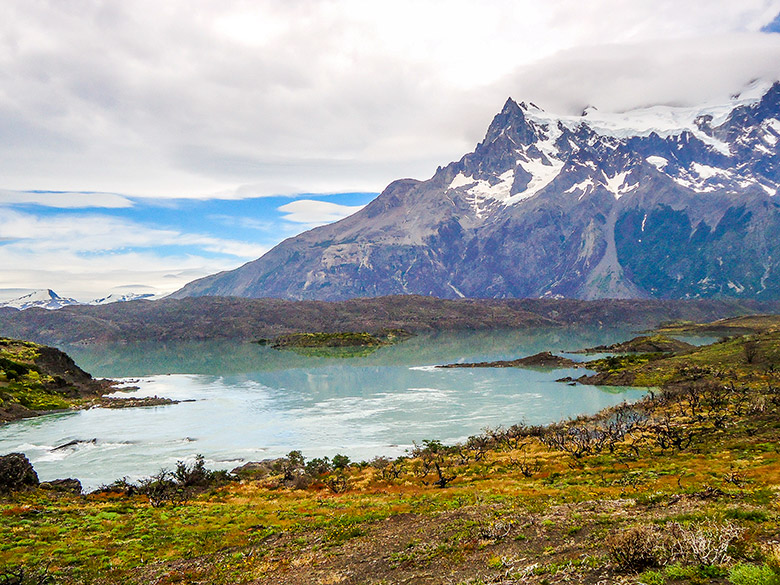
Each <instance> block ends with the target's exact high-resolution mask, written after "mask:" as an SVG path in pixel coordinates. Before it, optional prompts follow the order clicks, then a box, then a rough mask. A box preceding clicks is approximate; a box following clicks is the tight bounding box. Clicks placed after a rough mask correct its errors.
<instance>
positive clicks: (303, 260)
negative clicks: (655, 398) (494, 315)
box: [172, 83, 780, 300]
mask: <svg viewBox="0 0 780 585" xmlns="http://www.w3.org/2000/svg"><path fill="white" fill-rule="evenodd" d="M778 143H780V83H776V84H774V85H773V86H771V87H767V86H756V87H753V88H752V89H751V92H749V93H748V94H745V95H743V96H738V97H736V98H733V99H732V100H731V101H730V102H729V103H727V104H723V105H720V106H706V107H702V108H675V107H668V106H656V107H652V108H645V109H642V110H636V111H633V112H628V113H625V114H601V113H599V112H598V111H597V110H595V109H588V110H586V111H585V112H583V115H582V116H580V117H573V116H555V115H551V114H548V113H546V112H544V111H542V110H541V109H539V108H537V107H536V106H534V105H533V104H531V105H526V104H524V103H520V104H518V103H516V102H514V101H513V100H511V99H510V100H508V101H507V102H506V105H505V106H504V108H503V110H502V111H501V112H500V113H499V114H498V115H497V116H496V117H495V119H494V120H493V122H492V123H491V125H490V127H489V129H488V131H487V134H486V136H485V139H484V140H483V141H482V142H481V143H480V144H479V145H478V146H477V147H476V149H475V151H474V152H473V153H470V154H467V155H466V156H464V157H463V158H462V159H461V160H459V161H457V162H454V163H451V164H449V165H447V166H446V167H444V168H440V169H438V170H437V172H436V173H435V174H434V176H433V177H432V178H431V179H429V180H427V181H416V180H412V179H403V180H399V181H396V182H394V183H392V184H391V185H390V186H388V187H387V189H385V191H384V192H383V193H382V194H381V195H380V196H379V197H377V199H375V200H374V201H373V202H372V203H370V204H369V205H367V206H366V207H365V208H364V209H362V210H361V211H359V212H357V213H356V214H354V215H352V216H350V217H348V218H346V219H344V220H341V221H339V222H337V223H334V224H330V225H326V226H323V227H319V228H316V229H314V230H311V231H308V232H305V233H303V234H301V235H299V236H296V237H294V238H290V239H288V240H286V241H284V242H282V243H281V244H279V245H278V246H276V247H275V248H273V249H272V250H271V251H269V252H268V253H267V254H265V255H264V256H263V257H261V258H260V259H258V260H255V261H254V262H250V263H248V264H246V265H244V266H242V267H240V268H238V269H236V270H232V271H229V272H223V273H220V274H216V275H213V276H209V277H206V278H203V279H200V280H197V281H195V282H192V283H190V284H188V285H187V286H185V287H184V288H183V289H181V290H180V291H178V292H176V293H174V295H172V296H173V297H174V298H183V297H188V296H203V295H222V296H243V297H279V298H288V299H321V300H337V299H347V298H352V297H366V296H381V295H392V294H410V293H411V294H422V295H432V296H438V297H442V298H457V297H464V296H465V297H480V298H484V297H492V298H506V297H512V298H524V297H556V296H563V297H569V298H580V299H593V298H698V297H723V296H727V297H738V298H770V299H776V298H780V266H778V263H779V262H780V237H779V236H780V206H779V205H778V203H777V201H776V199H775V195H776V193H777V189H778V186H779V185H780V155H779V154H778Z"/></svg>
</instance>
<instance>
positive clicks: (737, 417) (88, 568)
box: [0, 327, 780, 585]
mask: <svg viewBox="0 0 780 585" xmlns="http://www.w3.org/2000/svg"><path fill="white" fill-rule="evenodd" d="M595 366H596V367H597V368H598V369H599V370H600V373H599V374H597V376H599V377H600V378H599V381H601V382H605V381H606V382H610V381H612V382H615V383H625V381H626V380H629V379H630V380H631V381H632V382H633V383H635V384H640V385H651V386H654V389H653V391H652V392H651V393H650V394H649V395H648V396H647V397H646V398H645V399H644V400H642V401H641V402H639V403H636V404H631V405H621V406H619V407H615V408H612V409H610V410H608V411H605V412H602V413H599V414H598V415H596V416H593V417H583V418H578V419H576V420H570V421H563V422H561V423H558V424H555V425H549V426H547V427H527V426H523V425H517V426H513V427H510V428H506V429H493V430H486V432H485V433H484V434H483V435H480V436H476V437H472V438H470V439H469V440H468V441H467V442H465V443H464V444H462V445H455V446H445V445H442V444H441V443H439V442H437V441H435V440H430V441H426V442H424V443H423V444H422V445H419V446H417V448H415V449H414V451H413V452H411V453H409V455H408V456H407V457H403V458H399V459H392V460H391V459H386V458H377V459H375V460H373V461H370V462H361V463H354V462H348V461H346V460H345V459H344V458H336V457H334V460H333V461H327V460H312V461H306V460H304V459H303V457H302V456H301V454H300V453H297V452H291V453H290V455H288V457H286V458H284V459H282V460H278V461H275V462H273V463H268V464H266V465H264V466H259V467H256V468H253V469H247V470H246V471H245V472H244V473H243V474H242V479H240V480H238V479H233V478H229V477H225V475H224V474H210V473H208V472H203V470H200V471H197V470H195V469H193V468H187V466H182V468H181V469H179V470H175V471H174V472H172V473H170V474H161V475H159V476H158V477H156V478H152V479H150V480H149V481H147V482H145V483H143V484H141V485H135V486H130V485H127V484H126V483H123V482H118V483H117V484H116V485H114V486H112V487H111V489H106V490H104V491H101V492H100V493H94V494H90V495H86V496H78V495H73V494H68V493H57V492H52V491H44V490H30V491H25V492H16V493H13V494H6V495H4V496H2V497H1V498H0V519H1V520H0V567H3V569H0V575H3V574H4V575H5V581H3V577H0V583H68V584H70V583H138V584H141V583H143V584H149V583H157V584H163V583H164V584H173V583H225V584H227V583H268V584H271V583H274V584H275V583H301V584H303V583H322V584H326V583H345V584H377V585H378V584H391V583H393V584H395V583H431V584H433V583H437V584H439V583H440V584H463V585H466V584H470V585H478V584H488V583H494V584H499V583H500V584H512V583H539V584H542V583H564V582H570V583H592V584H596V583H645V584H647V585H657V584H662V583H670V584H671V583H733V584H734V585H748V584H755V585H759V584H770V583H778V582H780V548H778V544H777V543H778V541H780V525H778V521H779V520H780V515H779V514H778V512H779V511H778V489H779V488H780V441H779V439H780V418H778V415H777V409H778V405H780V332H778V331H775V330H773V329H772V328H771V327H766V328H762V329H760V330H759V329H754V330H753V332H752V333H750V334H749V335H745V336H738V337H733V338H729V339H725V340H723V341H721V342H718V343H715V344H713V345H710V346H706V347H703V348H700V349H698V350H696V351H694V352H691V353H687V354H685V355H679V356H670V355H668V354H662V353H653V354H638V355H637V354H629V355H625V356H616V357H615V358H607V359H605V360H601V361H599V362H597V363H596V364H595ZM196 471H197V472H196Z"/></svg>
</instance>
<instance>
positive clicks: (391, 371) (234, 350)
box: [0, 329, 644, 490]
mask: <svg viewBox="0 0 780 585" xmlns="http://www.w3.org/2000/svg"><path fill="white" fill-rule="evenodd" d="M635 334H636V333H635V332H631V331H626V330H605V329H598V330H593V329H591V330H577V331H571V330H566V331H561V330H554V331H551V330H545V331H499V332H457V333H452V332H449V333H439V334H432V335H420V336H417V337H413V338H411V339H409V340H407V341H404V342H403V343H400V344H398V345H394V346H390V347H382V348H379V349H378V350H376V351H375V352H373V353H370V354H368V355H362V356H356V357H327V356H307V355H299V354H297V353H295V352H292V351H279V350H274V349H271V348H269V347H264V346H260V345H257V344H252V343H236V342H188V343H171V344H159V343H158V344H144V345H123V346H93V347H86V348H85V347H68V348H63V349H65V350H66V351H67V352H68V353H69V354H70V355H71V356H72V357H73V358H74V359H75V360H76V362H77V363H78V364H79V365H80V366H81V367H82V368H84V369H85V370H87V371H89V372H90V373H92V374H93V375H95V376H98V377H108V378H114V379H121V380H122V381H123V382H124V383H126V384H127V385H132V386H138V387H139V389H138V390H136V391H133V392H132V393H131V394H127V395H129V396H153V395H157V396H164V397H168V398H172V399H175V400H187V401H188V402H182V403H180V404H175V405H170V406H161V407H147V408H133V409H119V410H108V409H92V410H86V411H78V412H71V413H60V414H52V415H47V416H43V417H39V418H35V419H28V420H24V421H18V422H14V423H10V424H6V425H4V426H0V453H8V452H23V453H25V454H26V455H27V456H28V457H29V458H30V460H31V461H32V462H33V465H34V466H35V469H36V471H37V472H38V474H39V476H40V478H41V480H47V479H55V478H62V477H76V478H78V479H80V480H81V481H82V483H83V485H84V487H85V489H87V490H89V489H95V488H97V487H99V486H100V485H103V484H106V483H110V482H111V481H113V480H115V479H118V478H120V477H128V478H129V479H137V478H139V477H142V476H145V475H150V474H152V473H155V472H157V471H158V470H160V469H161V468H172V467H174V466H175V465H176V462H177V460H190V459H192V458H193V457H194V456H195V455H196V454H202V455H203V456H204V457H205V459H206V463H207V465H208V466H209V467H210V468H213V469H231V468H233V467H235V466H237V465H241V464H242V463H245V462H247V461H257V460H260V459H267V458H273V457H279V456H282V455H285V454H286V453H288V452H289V451H291V450H293V449H299V450H301V451H302V452H303V454H304V456H306V457H307V458H311V457H322V456H328V457H333V456H334V455H336V454H337V453H341V454H344V455H347V456H349V457H350V458H351V459H353V460H361V459H370V458H372V457H375V456H377V455H400V454H403V453H404V451H405V450H406V449H408V448H409V447H410V446H411V445H412V444H413V442H418V443H419V442H421V441H422V440H424V439H440V440H442V441H444V442H446V443H452V442H456V441H460V440H463V439H465V438H467V437H468V436H469V435H474V434H478V433H480V432H481V431H482V430H483V429H485V428H487V427H498V426H510V425H512V424H515V423H520V422H524V423H528V424H541V423H549V422H553V421H556V420H560V419H562V418H567V417H573V416H577V415H579V414H585V413H595V412H597V411H599V410H601V409H602V408H605V407H608V406H611V405H614V404H618V403H620V402H622V401H633V400H637V399H638V398H640V397H641V396H642V395H643V394H644V391H643V390H641V389H636V388H614V387H609V388H606V387H593V386H582V385H577V386H569V385H567V384H564V383H560V382H556V381H555V380H556V379H558V378H561V377H564V376H574V377H577V376H580V375H582V374H583V373H585V372H586V371H585V370H583V369H556V370H550V369H521V368H478V369H477V368H467V369H466V368H464V369H460V368H458V369H436V368H433V367H432V366H434V365H437V364H445V363H453V362H473V361H492V360H500V359H514V358H518V357H524V356H527V355H532V354H534V353H537V352H539V351H544V350H550V351H553V352H554V353H564V352H568V351H572V350H576V349H580V348H583V347H590V346H594V345H600V344H607V343H613V342H615V341H622V340H625V339H628V338H629V337H631V336H633V335H635ZM569 357H572V358H573V359H575V360H581V359H585V358H584V356H581V355H570V356H569ZM119 395H123V393H120V394H119ZM72 441H78V443H77V444H74V445H71V446H68V447H64V448H60V449H56V447H59V446H62V445H65V444H67V443H70V442H72Z"/></svg>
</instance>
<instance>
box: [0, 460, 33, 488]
mask: <svg viewBox="0 0 780 585" xmlns="http://www.w3.org/2000/svg"><path fill="white" fill-rule="evenodd" d="M38 483H39V482H38V474H37V473H35V469H33V466H32V463H30V460H29V459H27V457H26V456H25V455H24V453H9V454H8V455H2V456H0V492H14V491H19V490H22V489H25V488H29V487H35V486H37V485H38Z"/></svg>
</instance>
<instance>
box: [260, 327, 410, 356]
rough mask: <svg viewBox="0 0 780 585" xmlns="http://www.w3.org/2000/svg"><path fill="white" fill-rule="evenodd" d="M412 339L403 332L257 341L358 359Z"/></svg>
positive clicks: (294, 336) (297, 335)
mask: <svg viewBox="0 0 780 585" xmlns="http://www.w3.org/2000/svg"><path fill="white" fill-rule="evenodd" d="M410 337H413V334H411V333H409V332H407V331H404V330H403V329H382V330H380V331H378V332H376V333H368V332H365V331H360V332H356V331H339V332H323V331H318V332H313V333H290V334H287V335H280V336H279V337H276V338H274V339H258V340H257V341H256V343H258V344H260V345H268V346H270V347H272V348H273V349H280V350H281V349H289V350H292V351H295V352H296V353H300V354H302V355H309V356H323V357H356V356H362V355H368V354H370V353H373V352H374V351H376V350H377V349H379V348H380V347H383V346H386V345H393V344H395V343H400V342H401V341H404V340H406V339H409V338H410Z"/></svg>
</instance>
